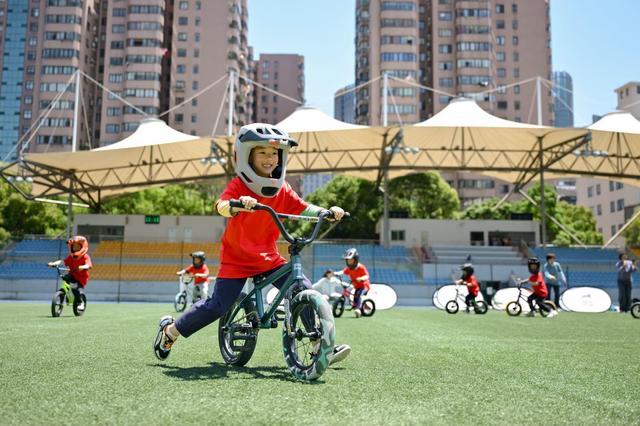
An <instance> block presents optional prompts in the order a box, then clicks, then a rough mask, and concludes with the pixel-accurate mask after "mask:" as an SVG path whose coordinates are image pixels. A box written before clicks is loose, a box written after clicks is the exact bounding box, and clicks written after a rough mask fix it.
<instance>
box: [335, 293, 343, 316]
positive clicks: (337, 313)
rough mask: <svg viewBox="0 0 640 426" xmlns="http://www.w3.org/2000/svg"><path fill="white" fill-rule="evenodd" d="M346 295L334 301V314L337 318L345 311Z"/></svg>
mask: <svg viewBox="0 0 640 426" xmlns="http://www.w3.org/2000/svg"><path fill="white" fill-rule="evenodd" d="M344 303H345V300H344V297H340V298H339V299H336V301H335V302H333V316H334V317H336V318H340V317H341V316H342V314H343V313H344Z"/></svg>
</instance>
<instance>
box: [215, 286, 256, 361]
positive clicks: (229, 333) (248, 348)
mask: <svg viewBox="0 0 640 426" xmlns="http://www.w3.org/2000/svg"><path fill="white" fill-rule="evenodd" d="M245 296H246V294H244V293H243V294H241V295H240V298H239V299H238V301H237V302H235V303H234V304H233V305H232V306H231V308H229V310H228V311H227V313H226V314H224V315H223V316H222V318H220V320H219V321H218V344H219V346H220V353H221V354H222V359H224V362H225V363H226V364H228V365H235V366H237V367H242V366H243V365H245V364H246V363H247V362H249V360H250V359H251V357H252V356H253V352H254V351H255V349H256V342H257V340H258V331H259V330H260V329H259V328H258V313H257V312H256V308H255V305H254V304H253V302H252V301H250V300H244V298H245ZM240 302H242V307H241V308H240V309H236V308H237V306H238V303H240ZM234 312H235V314H234Z"/></svg>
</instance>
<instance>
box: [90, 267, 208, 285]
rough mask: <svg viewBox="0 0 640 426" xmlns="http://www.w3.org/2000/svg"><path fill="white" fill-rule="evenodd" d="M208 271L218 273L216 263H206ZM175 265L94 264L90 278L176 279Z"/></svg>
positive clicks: (124, 279)
mask: <svg viewBox="0 0 640 426" xmlns="http://www.w3.org/2000/svg"><path fill="white" fill-rule="evenodd" d="M208 266H209V273H210V275H211V276H215V275H216V274H217V273H218V266H217V265H213V266H211V265H208ZM178 269H179V267H178V266H176V265H166V264H141V265H136V264H121V265H120V264H109V263H106V264H96V265H94V267H93V269H92V270H91V279H92V280H121V281H176V282H177V281H178V277H177V276H176V271H177V270H178Z"/></svg>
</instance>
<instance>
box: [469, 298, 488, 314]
mask: <svg viewBox="0 0 640 426" xmlns="http://www.w3.org/2000/svg"><path fill="white" fill-rule="evenodd" d="M473 310H474V312H475V313H476V314H479V315H484V314H486V313H487V311H488V310H489V305H487V302H485V301H484V300H478V301H477V302H476V306H474V308H473Z"/></svg>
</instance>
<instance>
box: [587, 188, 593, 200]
mask: <svg viewBox="0 0 640 426" xmlns="http://www.w3.org/2000/svg"><path fill="white" fill-rule="evenodd" d="M587 197H589V198H591V197H593V186H590V187H588V188H587Z"/></svg>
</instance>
